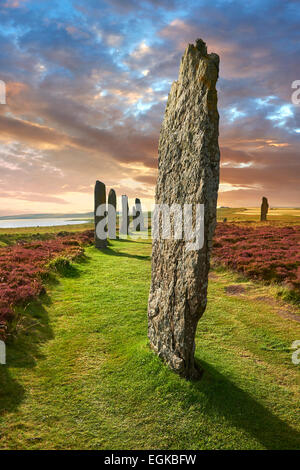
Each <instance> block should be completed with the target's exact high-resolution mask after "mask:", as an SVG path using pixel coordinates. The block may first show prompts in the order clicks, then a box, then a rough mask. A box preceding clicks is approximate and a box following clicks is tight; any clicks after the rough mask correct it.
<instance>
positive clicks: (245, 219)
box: [217, 207, 300, 225]
mask: <svg viewBox="0 0 300 470" xmlns="http://www.w3.org/2000/svg"><path fill="white" fill-rule="evenodd" d="M217 217H218V221H219V222H221V221H222V220H223V219H224V218H227V221H228V222H242V223H255V222H257V223H259V221H260V207H238V208H229V207H220V208H219V209H218V210H217ZM267 219H268V223H271V224H272V223H275V224H280V225H283V224H289V225H291V224H299V223H300V208H297V207H295V208H290V207H281V208H280V207H279V208H277V207H274V208H272V207H271V208H269V212H268V215H267Z"/></svg>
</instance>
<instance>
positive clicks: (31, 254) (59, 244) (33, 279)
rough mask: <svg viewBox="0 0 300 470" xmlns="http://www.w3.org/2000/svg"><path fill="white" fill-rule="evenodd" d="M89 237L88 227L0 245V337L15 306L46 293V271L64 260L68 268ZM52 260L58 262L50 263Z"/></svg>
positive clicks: (88, 241) (4, 333)
mask: <svg viewBox="0 0 300 470" xmlns="http://www.w3.org/2000/svg"><path fill="white" fill-rule="evenodd" d="M92 239H93V232H92V231H91V230H89V231H85V232H78V233H74V234H72V233H71V234H70V233H68V232H60V233H58V234H57V236H56V237H55V238H52V239H51V238H50V239H46V240H43V241H37V240H34V239H33V240H31V241H27V240H26V241H19V242H18V243H16V244H15V245H13V246H9V247H2V248H1V247H0V337H5V336H6V334H7V332H8V325H9V323H10V322H11V321H12V320H13V318H14V316H15V307H16V306H18V305H23V306H24V305H25V304H26V303H28V302H30V301H32V300H33V299H35V298H36V297H37V296H39V295H40V294H42V293H43V292H45V285H44V284H45V283H44V279H45V278H46V274H47V272H48V271H49V270H51V269H52V270H56V271H58V272H59V268H61V266H62V265H63V264H64V263H65V268H68V269H69V268H70V266H68V263H70V260H74V259H78V257H80V256H82V255H83V245H85V244H89V243H90V242H91V241H92ZM55 259H58V260H60V262H56V264H55V263H53V260H55ZM62 259H64V260H65V261H64V263H63V262H62ZM51 260H52V261H51ZM51 263H52V264H51Z"/></svg>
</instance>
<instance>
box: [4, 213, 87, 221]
mask: <svg viewBox="0 0 300 470" xmlns="http://www.w3.org/2000/svg"><path fill="white" fill-rule="evenodd" d="M92 217H94V213H93V212H85V213H84V214H20V215H3V216H2V217H0V220H12V219H52V218H55V219H66V218H67V219H70V218H71V219H91V218H92Z"/></svg>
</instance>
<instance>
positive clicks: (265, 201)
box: [260, 197, 269, 222]
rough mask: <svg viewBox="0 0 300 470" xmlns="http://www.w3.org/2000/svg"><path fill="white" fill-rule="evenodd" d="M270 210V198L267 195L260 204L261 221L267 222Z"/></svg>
mask: <svg viewBox="0 0 300 470" xmlns="http://www.w3.org/2000/svg"><path fill="white" fill-rule="evenodd" d="M268 210H269V204H268V199H267V198H266V197H263V198H262V201H261V206H260V220H261V222H265V221H266V220H267V213H268Z"/></svg>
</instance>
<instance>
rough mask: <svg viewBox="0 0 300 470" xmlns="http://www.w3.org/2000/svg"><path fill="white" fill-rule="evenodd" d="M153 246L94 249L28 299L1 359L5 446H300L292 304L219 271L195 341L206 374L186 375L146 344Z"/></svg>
mask: <svg viewBox="0 0 300 470" xmlns="http://www.w3.org/2000/svg"><path fill="white" fill-rule="evenodd" d="M76 228H77V227H76ZM81 228H83V227H81ZM60 230H62V228H61V227H60ZM68 230H69V227H68ZM150 252H151V244H150V242H149V241H145V240H144V241H141V242H133V241H115V242H112V243H111V246H110V247H109V248H108V249H106V250H104V251H103V252H101V251H97V250H95V249H94V248H93V247H90V248H88V249H87V250H86V253H87V255H88V258H87V260H86V261H85V262H82V263H80V264H76V265H75V268H76V269H74V270H73V271H72V276H71V277H61V278H59V279H58V280H57V282H56V283H53V284H52V286H50V287H49V289H48V295H47V296H44V297H43V298H41V299H40V301H39V302H36V303H34V304H31V305H29V306H28V307H27V309H26V322H25V323H24V325H23V327H22V330H21V331H20V332H19V335H18V336H17V337H16V338H15V339H14V341H13V342H11V343H10V344H8V347H7V365H6V366H0V383H1V387H0V448H1V449H155V448H158V449H296V448H298V449H299V448H300V417H299V406H300V396H299V366H296V365H293V364H292V361H291V354H292V351H291V349H290V347H291V344H292V342H293V341H294V340H297V339H300V323H299V321H300V317H299V316H297V313H296V311H295V310H294V307H292V306H290V305H288V304H285V303H279V302H278V301H276V300H275V294H276V288H275V287H272V286H264V285H263V284H254V283H253V282H250V281H245V280H244V279H242V278H240V277H238V275H235V274H232V273H230V272H228V271H225V270H224V269H218V270H216V271H212V272H211V275H210V282H209V301H208V308H207V310H206V312H205V314H204V316H203V318H202V319H201V320H200V322H199V327H198V333H197V341H196V343H197V348H196V357H197V360H199V361H200V362H201V363H202V365H203V367H204V369H205V374H204V377H203V379H202V381H200V382H188V381H185V380H183V379H180V378H179V377H178V376H176V375H175V374H173V373H172V372H170V371H169V370H168V369H167V368H166V367H165V366H164V365H163V364H162V363H161V361H160V360H159V359H158V358H157V357H156V356H155V355H154V354H153V353H152V352H151V351H150V350H149V348H148V344H147V298H148V290H149V281H150Z"/></svg>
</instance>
